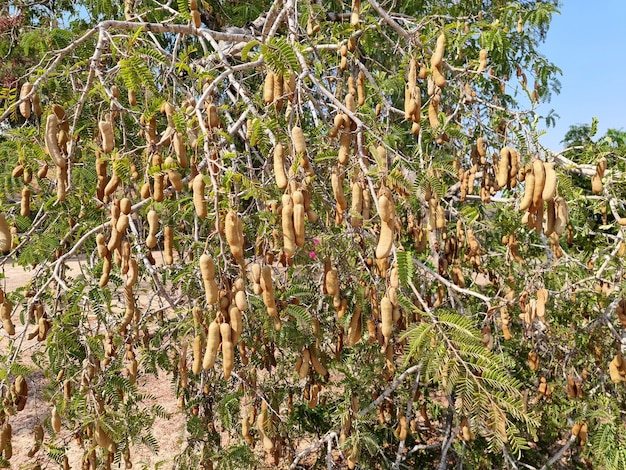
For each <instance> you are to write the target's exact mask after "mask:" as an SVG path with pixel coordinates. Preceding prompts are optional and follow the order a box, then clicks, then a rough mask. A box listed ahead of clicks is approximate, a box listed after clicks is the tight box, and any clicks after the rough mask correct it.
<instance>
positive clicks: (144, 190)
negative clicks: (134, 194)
mask: <svg viewBox="0 0 626 470" xmlns="http://www.w3.org/2000/svg"><path fill="white" fill-rule="evenodd" d="M103 194H104V192H103ZM139 195H140V196H141V199H148V198H149V197H150V183H149V182H148V181H146V182H144V183H143V184H142V185H141V188H140V189H139ZM99 199H100V198H99Z"/></svg>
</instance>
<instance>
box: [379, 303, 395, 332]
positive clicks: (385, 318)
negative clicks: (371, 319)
mask: <svg viewBox="0 0 626 470" xmlns="http://www.w3.org/2000/svg"><path fill="white" fill-rule="evenodd" d="M380 321H381V326H382V330H381V331H382V333H383V337H384V338H385V340H387V341H388V340H389V338H391V335H392V334H393V305H392V303H391V301H390V300H389V297H387V296H386V295H385V296H384V297H383V298H382V299H381V301H380Z"/></svg>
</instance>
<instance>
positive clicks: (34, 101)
mask: <svg viewBox="0 0 626 470" xmlns="http://www.w3.org/2000/svg"><path fill="white" fill-rule="evenodd" d="M31 106H32V110H33V113H35V116H41V114H42V113H43V108H42V107H41V98H39V95H38V94H37V93H35V94H34V95H33V96H32V98H31Z"/></svg>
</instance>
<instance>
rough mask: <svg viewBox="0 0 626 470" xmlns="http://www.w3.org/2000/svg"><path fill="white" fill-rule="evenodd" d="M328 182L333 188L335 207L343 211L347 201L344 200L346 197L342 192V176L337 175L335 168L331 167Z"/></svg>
mask: <svg viewBox="0 0 626 470" xmlns="http://www.w3.org/2000/svg"><path fill="white" fill-rule="evenodd" d="M330 182H331V186H332V188H333V195H334V196H335V201H337V207H338V208H339V209H340V211H342V212H343V211H344V210H346V208H347V207H348V202H347V201H346V197H345V195H344V193H343V178H342V177H341V176H340V175H339V173H338V170H337V168H333V171H332V173H331V175H330Z"/></svg>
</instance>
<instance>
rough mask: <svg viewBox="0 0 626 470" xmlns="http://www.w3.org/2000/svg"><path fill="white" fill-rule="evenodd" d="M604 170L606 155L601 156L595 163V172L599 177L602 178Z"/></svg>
mask: <svg viewBox="0 0 626 470" xmlns="http://www.w3.org/2000/svg"><path fill="white" fill-rule="evenodd" d="M605 171H606V157H601V158H600V160H598V163H597V164H596V174H597V175H598V176H599V177H600V179H602V178H604V172H605Z"/></svg>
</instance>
